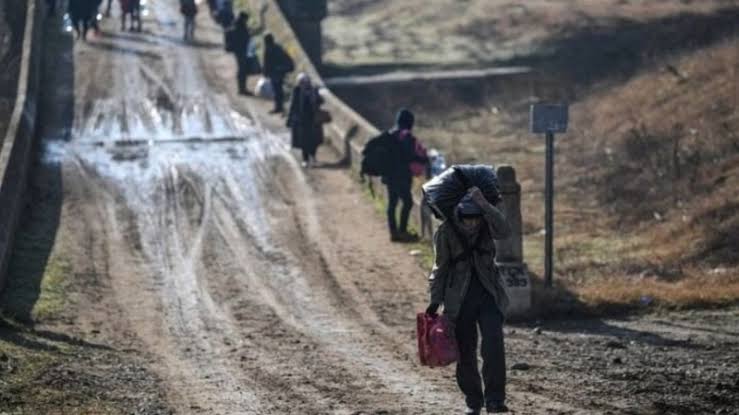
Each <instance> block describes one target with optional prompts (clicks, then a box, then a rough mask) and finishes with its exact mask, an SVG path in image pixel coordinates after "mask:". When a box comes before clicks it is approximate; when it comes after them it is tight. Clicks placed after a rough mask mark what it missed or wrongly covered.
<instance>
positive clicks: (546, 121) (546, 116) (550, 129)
mask: <svg viewBox="0 0 739 415" xmlns="http://www.w3.org/2000/svg"><path fill="white" fill-rule="evenodd" d="M568 118H569V115H568V107H567V105H566V104H534V105H532V106H531V132H532V133H534V134H546V133H564V132H567V121H568Z"/></svg>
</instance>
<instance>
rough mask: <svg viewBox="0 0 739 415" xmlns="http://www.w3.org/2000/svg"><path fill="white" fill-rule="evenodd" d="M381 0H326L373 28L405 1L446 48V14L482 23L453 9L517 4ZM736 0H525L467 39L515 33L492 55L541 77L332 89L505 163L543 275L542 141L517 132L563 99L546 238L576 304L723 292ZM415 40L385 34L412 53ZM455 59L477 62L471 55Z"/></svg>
mask: <svg viewBox="0 0 739 415" xmlns="http://www.w3.org/2000/svg"><path fill="white" fill-rule="evenodd" d="M379 3H385V7H382V5H380V4H379ZM390 3H391V2H381V1H378V2H359V1H353V2H352V1H348V0H347V1H336V2H335V3H334V10H335V11H341V10H344V12H346V13H349V12H351V13H359V12H361V13H362V14H361V15H358V16H357V17H356V19H359V20H360V22H361V23H362V24H366V22H374V23H373V24H374V25H379V26H370V27H374V29H373V30H378V29H377V27H385V26H393V25H397V24H398V23H378V22H380V21H383V19H392V16H394V15H399V14H398V13H397V12H398V10H399V9H398V8H402V7H412V4H415V5H416V6H417V7H419V12H418V13H416V14H412V16H414V17H410V16H411V15H409V14H408V13H404V14H402V15H403V16H404V17H402V18H400V17H399V18H398V19H399V20H398V21H399V22H405V23H403V24H401V25H400V26H403V27H410V29H407V30H413V31H427V32H426V33H427V34H428V36H430V37H429V38H428V39H426V40H428V41H429V42H431V40H432V39H436V40H437V44H439V45H441V46H440V48H441V49H440V50H443V48H444V47H446V46H445V45H446V43H445V42H447V41H448V39H446V38H445V36H443V35H444V34H446V33H447V30H451V29H448V27H447V26H446V25H447V24H451V23H450V22H451V21H455V22H456V23H455V24H456V26H454V27H455V29H454V30H455V31H456V32H455V33H461V32H465V30H466V29H469V28H473V27H474V28H476V29H479V27H480V25H479V24H477V23H475V22H474V21H473V20H470V19H468V18H467V17H464V16H462V15H463V14H465V13H468V12H469V13H471V10H473V9H475V8H485V7H487V8H489V9H490V10H492V11H491V12H489V13H488V16H490V18H491V19H498V20H501V19H503V21H509V20H510V16H511V14H510V13H512V12H510V10H514V9H515V8H513V6H511V5H510V4H511V3H512V2H504V1H485V0H480V1H474V0H470V1H466V2H450V1H446V2H444V1H441V0H439V1H437V2H435V3H439V4H447V5H448V6H449V7H452V5H453V4H456V5H459V3H465V4H467V5H468V6H469V8H468V9H466V11H465V12H464V13H461V14H460V13H456V14H455V12H454V9H453V8H452V9H444V7H441V6H440V7H439V8H438V9H436V11H434V10H432V9H431V8H429V9H428V10H425V9H424V10H421V9H423V8H421V7H420V4H421V3H420V2H412V1H411V2H402V4H401V3H400V2H398V3H393V4H392V5H391V4H390ZM350 4H353V5H354V8H353V9H352V8H348V5H350ZM360 6H361V7H360ZM738 7H739V4H738V3H737V2H728V1H723V2H721V1H703V2H689V1H669V0H667V1H662V2H646V1H619V2H616V1H614V2H608V1H604V2H587V1H575V0H573V1H560V2H551V1H549V2H544V1H532V2H527V3H526V10H527V12H526V13H527V16H528V17H527V18H525V19H524V18H521V19H520V20H519V21H518V23H517V24H515V25H509V26H505V25H504V26H503V27H500V26H496V27H498V28H499V32H495V33H492V32H491V33H489V34H480V35H479V37H467V38H466V39H467V40H468V41H470V42H472V41H474V42H478V41H477V40H474V39H479V38H484V39H488V38H489V39H490V40H489V41H490V42H499V41H500V39H510V43H509V44H510V45H515V47H514V49H515V50H516V53H518V56H516V58H515V59H514V60H510V59H509V58H504V60H503V61H498V62H497V63H498V64H503V63H510V62H516V63H527V64H530V65H532V66H533V67H534V68H535V69H538V70H539V73H543V74H546V82H544V81H542V80H541V79H539V80H534V81H527V80H520V79H511V80H510V81H509V82H508V81H505V80H503V81H500V80H498V81H495V82H494V84H491V83H478V84H470V85H465V84H462V85H454V86H440V85H429V86H428V87H427V88H418V87H408V88H393V89H389V88H386V89H377V90H374V91H372V90H366V89H365V90H362V91H361V93H359V94H357V95H356V99H352V97H351V93H344V94H342V96H344V97H345V98H348V100H349V101H350V103H352V104H353V105H355V106H356V107H357V108H359V109H360V112H362V113H364V114H365V115H367V116H368V117H369V118H370V119H372V120H374V121H376V122H378V123H380V124H381V125H384V124H386V123H387V122H389V118H390V117H391V115H392V114H390V112H391V111H389V110H388V108H392V107H396V106H398V105H401V104H402V105H410V106H411V107H413V108H415V109H416V110H417V112H418V115H419V120H418V121H419V128H418V133H419V136H421V137H422V138H423V139H425V140H426V141H427V142H428V143H429V144H430V145H431V146H434V147H437V148H441V149H443V150H444V151H445V152H446V154H448V155H449V157H450V158H451V161H452V162H493V163H496V164H501V163H508V164H513V165H514V166H515V167H516V168H517V170H518V173H519V180H520V181H521V184H522V186H523V189H524V195H523V209H524V211H523V215H524V232H525V250H526V252H525V255H526V259H527V261H528V262H529V264H530V265H531V268H532V270H533V271H534V272H535V273H541V272H542V271H543V255H542V254H543V241H544V238H543V233H542V229H543V218H544V214H543V196H542V194H543V185H544V166H543V161H544V145H543V144H544V143H543V140H541V139H540V138H538V137H533V136H531V135H529V134H528V133H527V126H526V118H527V114H526V108H527V106H528V104H529V103H530V102H533V101H536V100H538V99H546V98H550V99H552V98H555V99H566V100H569V101H570V102H571V117H572V120H571V129H570V131H569V133H568V134H567V135H565V136H562V137H560V138H559V139H558V142H557V146H558V148H557V161H556V175H557V178H556V187H557V201H556V233H555V238H556V239H555V245H556V264H557V269H556V278H557V279H558V280H559V281H560V282H561V288H562V289H564V290H565V291H569V292H571V293H574V294H575V295H574V298H573V299H572V303H573V304H576V303H584V304H589V305H594V306H597V307H605V308H607V309H613V308H622V307H624V306H628V307H631V306H634V305H637V306H639V305H652V304H659V305H666V306H670V307H683V306H706V305H716V304H726V303H732V302H736V301H737V300H739V237H737V235H738V234H739V232H738V231H739V110H738V109H737V108H738V107H737V103H738V99H739V98H738V97H739V74H738V73H739V37H737V35H738V33H737V32H738V31H739V27H737V26H736V25H735V24H733V23H732V21H734V22H736V17H737V13H738V12H739V8H738ZM519 9H520V10H523V8H519ZM444 10H446V11H444ZM434 13H438V15H436V14H434ZM521 13H523V12H521ZM348 15H349V14H347V15H346V16H348ZM505 16H508V17H505ZM545 17H546V18H545ZM342 18H344V17H337V18H334V19H335V20H334V22H332V23H331V24H329V25H327V29H328V30H329V33H328V34H327V36H328V37H333V36H336V35H335V34H334V33H331V32H330V31H331V30H332V27H333V26H332V25H338V24H339V20H340V19H342ZM403 19H412V20H413V24H411V25H408V24H407V22H406V21H405V20H403ZM506 19H508V20H506ZM383 25H385V26H383ZM449 27H451V26H449ZM366 29H367V28H366V27H361V26H360V27H359V28H358V29H357V31H358V32H362V31H363V30H366ZM529 29H530V30H529ZM434 31H436V32H437V33H440V34H442V36H439V35H433V33H434ZM337 33H341V32H337ZM385 33H390V32H387V31H386V32H385ZM523 33H526V34H527V35H526V36H523V37H518V34H523ZM532 33H533V34H536V35H535V36H529V37H527V36H528V34H532ZM431 36H433V37H431ZM347 39H349V40H350V38H347ZM409 39H411V38H408V37H404V36H400V37H397V38H394V39H393V42H391V43H393V44H395V43H397V44H400V45H404V46H403V47H407V48H410V47H411V46H412V42H410V40H409ZM440 39H443V40H440ZM349 40H345V42H348V41H349ZM431 43H433V42H431ZM424 44H425V43H422V44H421V46H420V47H419V51H420V52H419V53H420V54H421V55H422V54H423V51H424V50H425V49H424ZM486 44H487V43H486V42H485V41H481V42H478V43H475V45H476V46H479V47H481V48H484V47H485V46H484V45H486ZM525 45H529V46H530V47H528V46H526V47H524V46H525ZM518 46H521V48H519V47H518ZM527 51H528V52H527ZM341 53H342V48H335V49H333V50H330V51H329V53H328V56H329V57H330V58H331V59H334V62H341V64H342V65H345V66H346V68H345V69H346V70H347V71H350V70H351V68H352V66H351V65H350V64H349V63H348V62H349V61H348V60H342V59H343V58H342V57H341V56H342V55H341ZM409 53H410V52H409ZM526 53H528V55H527V54H526ZM370 55H371V58H372V59H370V60H371V61H372V62H384V61H385V60H392V59H393V58H392V56H391V55H388V54H384V53H381V51H377V50H376V51H374V52H373V53H371V54H369V55H366V56H370ZM421 55H415V56H421ZM403 56H406V55H403ZM408 56H411V55H408ZM449 56H455V55H453V54H451V55H449ZM439 58H440V61H442V60H443V59H444V58H445V55H444V54H441V55H439ZM423 60H424V59H416V60H415V61H423ZM461 61H462V62H467V63H469V64H480V63H481V62H482V61H481V60H478V59H474V58H473V57H472V55H470V56H468V57H466V58H464V59H461ZM359 62H360V63H361V62H364V61H362V60H361V59H360V61H359ZM399 62H401V63H402V62H404V61H403V60H400V61H399ZM357 69H358V70H359V71H365V70H367V67H366V66H365V65H362V64H360V65H359V67H358V68H357Z"/></svg>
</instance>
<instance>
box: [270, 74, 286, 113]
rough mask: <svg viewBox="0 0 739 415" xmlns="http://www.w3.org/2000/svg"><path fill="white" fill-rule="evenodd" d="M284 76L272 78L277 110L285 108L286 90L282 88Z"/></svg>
mask: <svg viewBox="0 0 739 415" xmlns="http://www.w3.org/2000/svg"><path fill="white" fill-rule="evenodd" d="M283 82H284V78H283V77H281V76H279V77H276V78H272V89H273V92H274V95H275V111H283V110H284V108H283V107H284V101H285V91H283V90H282V83H283Z"/></svg>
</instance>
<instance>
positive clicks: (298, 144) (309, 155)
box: [287, 72, 324, 167]
mask: <svg viewBox="0 0 739 415" xmlns="http://www.w3.org/2000/svg"><path fill="white" fill-rule="evenodd" d="M296 84H297V85H296V86H295V88H293V93H292V98H291V100H290V111H289V112H288V116H287V126H288V127H290V131H291V133H292V146H293V148H299V149H301V150H302V153H303V167H310V166H313V165H314V164H315V162H316V151H317V150H318V146H320V145H321V144H322V143H323V122H324V120H321V119H320V116H321V114H320V111H321V104H322V103H323V98H322V97H321V95H320V94H319V93H318V88H316V87H315V86H313V83H312V82H311V79H310V77H309V76H308V75H307V74H305V73H302V72H301V73H300V74H298V77H297V82H296Z"/></svg>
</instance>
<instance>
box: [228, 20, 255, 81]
mask: <svg viewBox="0 0 739 415" xmlns="http://www.w3.org/2000/svg"><path fill="white" fill-rule="evenodd" d="M248 21H249V15H248V14H246V13H245V12H241V13H239V16H238V17H237V18H236V20H235V21H234V23H233V25H232V26H231V27H230V28H229V29H228V30H226V34H225V37H226V50H227V51H228V52H231V53H233V55H234V58H236V66H237V68H238V69H237V71H236V84H237V86H238V88H239V94H241V95H249V91H247V89H246V81H247V78H248V75H249V60H248V49H249V43H251V34H250V33H249V27H248V26H247V22H248Z"/></svg>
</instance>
